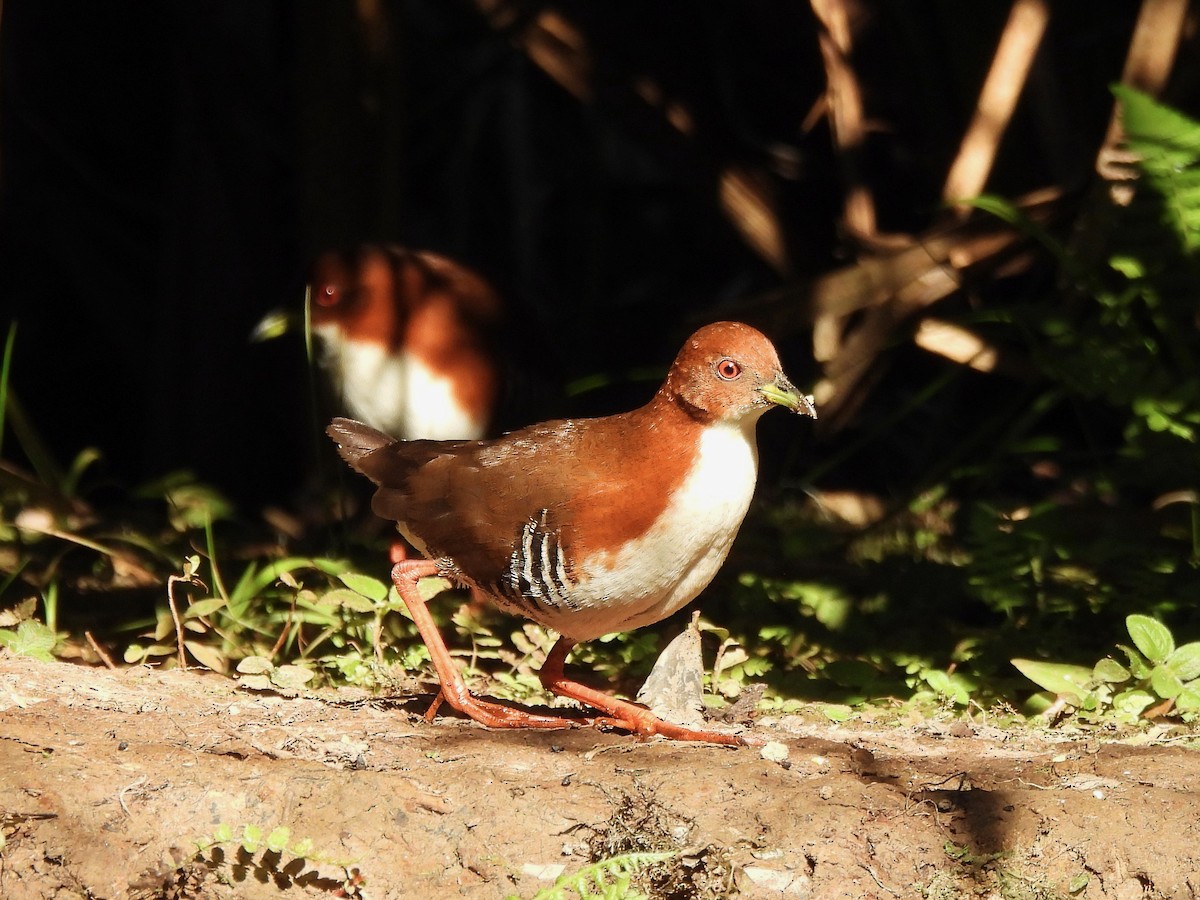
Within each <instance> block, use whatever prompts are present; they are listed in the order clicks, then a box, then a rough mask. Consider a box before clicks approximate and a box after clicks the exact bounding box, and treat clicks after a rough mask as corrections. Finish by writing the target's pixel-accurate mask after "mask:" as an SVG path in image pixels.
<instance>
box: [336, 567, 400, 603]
mask: <svg viewBox="0 0 1200 900" xmlns="http://www.w3.org/2000/svg"><path fill="white" fill-rule="evenodd" d="M338 578H340V579H341V582H342V584H344V585H345V586H346V587H348V588H350V590H352V591H356V592H357V593H359V594H362V595H363V596H364V597H367V598H369V599H371V600H373V601H375V602H376V603H382V602H383V601H384V600H385V599H386V598H387V592H388V589H387V585H386V584H384V583H383V582H382V581H380V580H379V579H378V578H372V577H371V576H369V575H360V574H359V573H357V572H343V573H342V574H341V575H339V576H338Z"/></svg>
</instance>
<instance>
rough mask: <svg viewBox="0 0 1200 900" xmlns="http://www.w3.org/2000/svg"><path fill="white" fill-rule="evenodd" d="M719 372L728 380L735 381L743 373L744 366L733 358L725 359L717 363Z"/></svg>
mask: <svg viewBox="0 0 1200 900" xmlns="http://www.w3.org/2000/svg"><path fill="white" fill-rule="evenodd" d="M717 374H718V375H720V376H721V377H722V378H723V379H725V380H726V381H733V379H735V378H737V377H738V376H739V375H741V374H742V367H741V366H739V365H738V364H737V363H736V362H734V361H733V360H732V359H723V360H721V361H720V362H719V363H717Z"/></svg>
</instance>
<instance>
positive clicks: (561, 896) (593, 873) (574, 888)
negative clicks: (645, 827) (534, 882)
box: [534, 853, 675, 900]
mask: <svg viewBox="0 0 1200 900" xmlns="http://www.w3.org/2000/svg"><path fill="white" fill-rule="evenodd" d="M673 856H675V854H674V853H623V854H621V855H619V856H612V857H609V858H608V859H602V860H599V861H598V862H594V863H591V864H590V865H586V866H584V867H583V868H581V869H579V870H578V871H575V872H572V873H570V874H569V875H563V876H561V877H559V878H558V879H557V880H556V881H555V882H554V884H553V885H552V886H551V887H548V888H543V889H542V890H540V891H538V892H537V893H536V894H534V900H567V898H569V897H575V896H578V897H579V898H580V900H644V898H646V896H647V895H646V894H643V893H641V892H640V891H638V890H636V889H635V888H634V887H633V886H632V881H633V877H634V876H635V875H636V874H637V873H638V872H639V871H641V870H642V869H645V868H646V867H648V866H653V865H655V864H656V863H661V862H666V861H667V860H668V859H671V858H672V857H673Z"/></svg>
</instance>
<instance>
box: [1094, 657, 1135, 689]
mask: <svg viewBox="0 0 1200 900" xmlns="http://www.w3.org/2000/svg"><path fill="white" fill-rule="evenodd" d="M1128 680H1129V670H1128V669H1127V668H1125V667H1124V666H1123V665H1121V664H1120V663H1119V662H1117V661H1116V660H1115V659H1113V658H1112V657H1109V656H1106V657H1104V659H1102V660H1100V662H1098V663H1096V665H1095V667H1094V668H1093V669H1092V681H1094V682H1104V683H1106V684H1120V683H1121V682H1122V681H1128Z"/></svg>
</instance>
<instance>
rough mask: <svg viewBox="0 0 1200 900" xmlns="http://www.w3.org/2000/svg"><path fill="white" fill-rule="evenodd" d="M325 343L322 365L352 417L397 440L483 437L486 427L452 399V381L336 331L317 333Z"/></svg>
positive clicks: (404, 356)
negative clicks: (328, 371)
mask: <svg viewBox="0 0 1200 900" xmlns="http://www.w3.org/2000/svg"><path fill="white" fill-rule="evenodd" d="M315 332H316V334H317V336H318V337H320V338H321V339H322V341H323V343H324V345H325V357H326V358H325V366H326V367H327V368H328V369H329V370H330V371H331V372H332V374H333V375H334V377H335V378H337V380H338V381H339V383H340V387H341V392H342V397H343V399H344V400H345V401H346V407H347V409H348V411H349V412H350V414H351V415H352V416H354V417H355V418H357V419H361V420H362V421H364V422H366V423H367V424H368V425H371V426H373V427H375V428H378V429H380V430H381V431H384V432H386V433H387V434H390V435H391V436H392V437H395V438H399V439H400V440H404V441H409V440H414V439H416V438H428V439H430V440H436V441H444V440H454V439H460V438H465V439H469V440H475V439H477V438H480V437H482V436H483V432H484V429H485V427H486V423H485V422H483V421H480V420H479V419H478V418H476V417H475V416H472V415H471V414H470V413H469V412H467V410H465V409H463V408H462V406H460V405H459V403H458V401H457V400H456V399H455V397H454V385H453V384H452V383H451V381H450V379H448V378H445V377H443V376H441V375H438V374H437V373H435V372H434V371H433V370H431V369H430V368H429V367H428V366H426V365H425V364H423V363H422V362H421V361H420V360H417V359H415V358H413V357H412V356H411V355H410V354H408V353H405V352H403V351H401V352H400V353H398V354H388V353H387V352H386V350H385V349H384V348H383V347H381V346H380V345H379V344H376V343H373V342H369V341H355V340H346V339H345V338H343V337H342V335H341V333H340V332H339V331H338V330H337V329H336V328H334V327H329V326H326V327H318V328H316V329H315Z"/></svg>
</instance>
